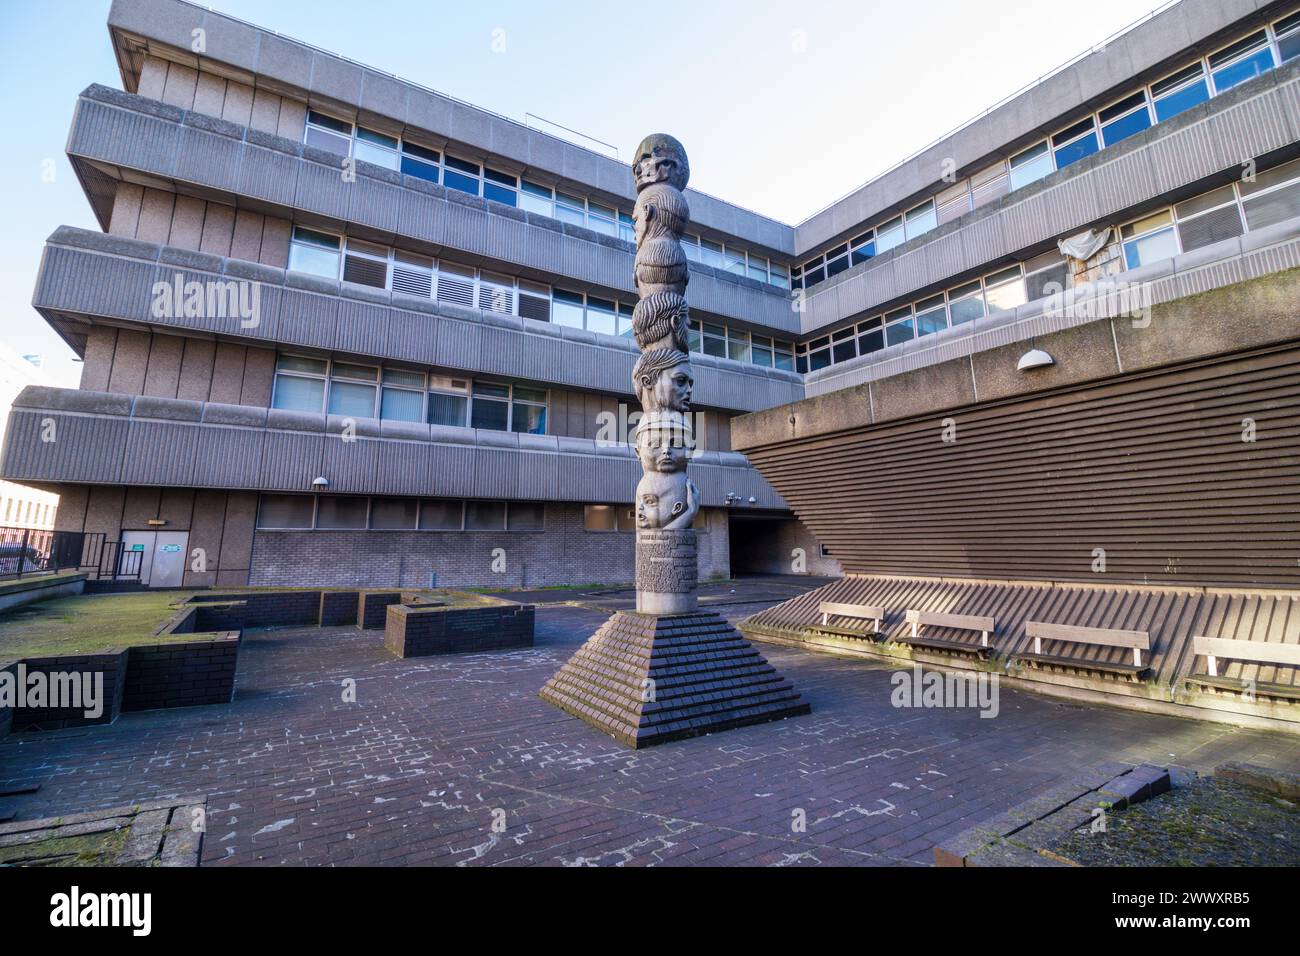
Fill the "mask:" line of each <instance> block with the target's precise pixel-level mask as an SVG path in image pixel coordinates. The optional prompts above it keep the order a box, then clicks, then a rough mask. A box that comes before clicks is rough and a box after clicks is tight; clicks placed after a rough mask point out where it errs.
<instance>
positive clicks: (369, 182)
mask: <svg viewBox="0 0 1300 956" xmlns="http://www.w3.org/2000/svg"><path fill="white" fill-rule="evenodd" d="M348 185H350V186H351V187H352V188H351V189H350V190H349V203H348V213H347V215H346V216H345V217H343V218H346V219H347V220H348V221H349V222H358V223H362V224H364V225H367V226H370V227H371V228H373V229H378V230H380V231H381V232H385V233H395V232H397V227H398V225H399V223H400V221H401V206H402V199H403V196H404V194H405V193H406V190H404V189H402V188H401V187H400V186H394V185H392V184H391V183H385V182H381V181H380V180H378V179H371V178H370V177H369V176H357V178H356V181H355V182H352V183H349V184H348Z"/></svg>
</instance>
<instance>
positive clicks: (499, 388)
mask: <svg viewBox="0 0 1300 956" xmlns="http://www.w3.org/2000/svg"><path fill="white" fill-rule="evenodd" d="M469 424H470V427H471V428H487V429H490V430H492V431H498V432H504V431H509V430H510V386H509V385H497V384H494V383H491V382H475V383H474V404H473V406H472V408H471V409H470V417H469Z"/></svg>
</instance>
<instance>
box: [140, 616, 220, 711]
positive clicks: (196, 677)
mask: <svg viewBox="0 0 1300 956" xmlns="http://www.w3.org/2000/svg"><path fill="white" fill-rule="evenodd" d="M239 637H240V635H239V632H238V631H227V632H225V633H220V634H204V635H199V636H198V637H197V639H195V640H192V641H168V642H166V643H161V644H147V645H136V646H134V647H132V648H130V650H129V651H128V654H127V665H126V686H125V692H124V694H123V698H122V710H125V711H132V710H155V709H157V708H161V707H195V706H198V705H200V704H228V703H230V700H231V698H232V697H234V694H235V668H236V666H237V665H238V663H239Z"/></svg>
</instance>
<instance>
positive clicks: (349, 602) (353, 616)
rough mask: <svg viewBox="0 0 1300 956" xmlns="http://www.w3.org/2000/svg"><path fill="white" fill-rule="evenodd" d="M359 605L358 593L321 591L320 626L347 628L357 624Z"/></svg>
mask: <svg viewBox="0 0 1300 956" xmlns="http://www.w3.org/2000/svg"><path fill="white" fill-rule="evenodd" d="M359 603H360V601H359V598H358V596H357V592H356V591H321V592H320V626H321V627H345V626H347V625H349V624H355V623H357V610H358V606H359Z"/></svg>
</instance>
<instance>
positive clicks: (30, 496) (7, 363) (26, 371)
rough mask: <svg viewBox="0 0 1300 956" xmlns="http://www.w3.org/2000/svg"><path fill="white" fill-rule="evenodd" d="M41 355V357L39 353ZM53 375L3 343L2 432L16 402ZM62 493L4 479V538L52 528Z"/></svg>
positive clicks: (0, 525)
mask: <svg viewBox="0 0 1300 956" xmlns="http://www.w3.org/2000/svg"><path fill="white" fill-rule="evenodd" d="M36 357H37V358H39V356H36ZM48 384H49V378H48V376H46V375H45V373H44V372H42V371H41V369H40V366H38V365H36V364H34V363H33V362H32V361H31V360H30V359H29V358H28V357H27V356H25V355H19V354H18V353H17V352H15V351H14V350H13V349H11V348H10V347H9V346H7V345H4V344H0V434H4V432H5V431H7V429H8V424H9V409H10V407H11V406H12V405H13V401H14V399H15V398H17V397H18V395H19V394H20V393H21V392H22V390H23V389H25V388H27V387H28V386H29V385H48ZM58 508H59V496H58V495H57V494H54V493H52V492H50V491H46V490H43V489H41V488H33V487H30V486H28V485H20V484H16V483H15V482H12V481H5V480H3V479H0V529H4V530H3V531H0V537H3V538H4V539H5V540H7V539H8V538H9V537H11V536H14V535H11V534H10V532H11V531H12V532H15V533H16V532H19V531H52V530H53V529H54V517H55V514H56V512H57V511H58Z"/></svg>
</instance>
